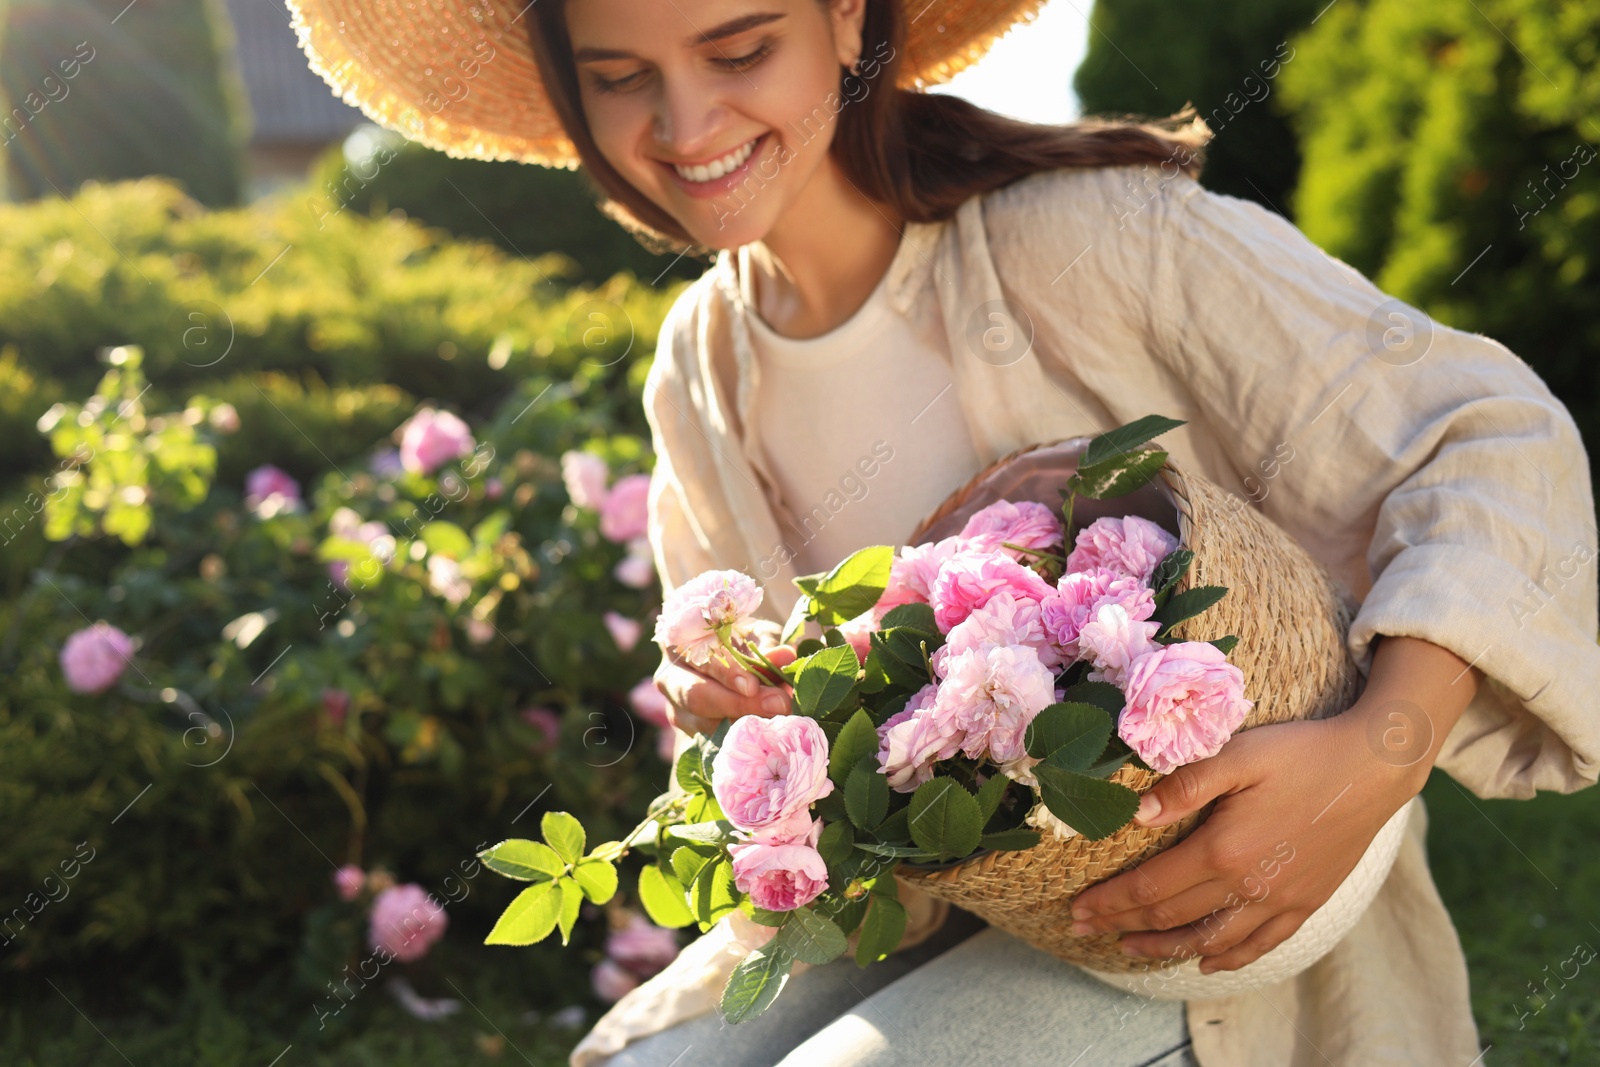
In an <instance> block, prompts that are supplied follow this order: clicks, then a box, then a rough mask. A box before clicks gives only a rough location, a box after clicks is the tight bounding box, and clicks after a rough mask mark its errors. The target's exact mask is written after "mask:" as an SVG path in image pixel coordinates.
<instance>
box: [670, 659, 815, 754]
mask: <svg viewBox="0 0 1600 1067" xmlns="http://www.w3.org/2000/svg"><path fill="white" fill-rule="evenodd" d="M762 652H763V653H765V654H766V656H767V658H768V659H770V660H771V661H772V662H773V663H774V664H776V665H777V666H779V667H783V666H786V665H787V664H790V663H793V662H794V660H795V650H794V648H793V647H792V646H790V645H775V646H773V647H771V648H764V649H762ZM655 683H656V688H657V689H659V690H661V693H662V695H663V696H665V697H666V698H667V718H668V719H670V720H671V721H672V724H673V725H674V726H676V727H677V728H678V729H680V730H682V731H683V732H684V733H686V734H709V733H711V732H712V731H714V730H715V729H716V728H717V725H718V724H719V723H720V722H721V721H722V720H723V719H737V718H740V717H741V716H744V715H761V716H764V717H766V718H771V717H772V716H774V715H787V714H788V713H789V706H790V702H791V699H792V696H793V694H794V686H792V685H787V684H785V685H783V686H781V687H780V686H776V685H773V684H771V683H770V682H767V681H764V680H763V679H761V678H759V677H758V676H757V675H756V674H755V672H753V671H749V670H746V669H745V668H743V667H737V666H733V665H731V664H727V663H722V662H720V661H718V660H713V661H712V662H710V663H707V664H706V665H705V666H703V667H696V666H694V665H693V664H691V663H689V662H688V661H687V660H685V659H683V658H682V657H681V656H680V655H679V654H678V653H677V652H676V651H675V650H672V649H668V650H667V652H666V654H665V655H663V656H662V657H661V666H659V667H657V668H656V673H655Z"/></svg>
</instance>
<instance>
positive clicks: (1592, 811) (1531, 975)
mask: <svg viewBox="0 0 1600 1067" xmlns="http://www.w3.org/2000/svg"><path fill="white" fill-rule="evenodd" d="M1423 797H1424V800H1425V802H1426V803H1427V805H1428V815H1429V825H1428V851H1429V857H1430V864H1431V866H1432V869H1433V875H1434V880H1435V881H1436V882H1437V883H1438V886H1439V892H1440V894H1441V895H1442V896H1443V897H1444V900H1445V903H1446V904H1447V905H1448V906H1449V908H1450V913H1451V915H1452V917H1453V918H1454V919H1455V923H1456V928H1457V930H1458V931H1459V932H1460V935H1461V942H1462V946H1463V947H1464V948H1465V950H1466V953H1467V961H1468V965H1469V968H1470V970H1471V978H1472V1002H1473V1011H1474V1013H1475V1015H1476V1016H1477V1019H1478V1026H1479V1029H1480V1033H1481V1037H1482V1040H1483V1042H1484V1043H1485V1044H1487V1045H1489V1046H1490V1049H1491V1050H1490V1052H1489V1053H1488V1055H1487V1056H1486V1057H1485V1059H1484V1061H1483V1062H1484V1064H1485V1065H1493V1067H1567V1065H1581V1064H1597V1063H1600V958H1596V959H1594V960H1592V961H1591V962H1590V963H1588V964H1587V965H1585V966H1582V967H1580V968H1578V969H1577V973H1576V974H1575V975H1574V973H1573V972H1574V968H1575V967H1576V964H1575V963H1567V964H1566V965H1565V967H1563V961H1567V960H1569V959H1570V958H1571V957H1572V955H1573V951H1574V949H1575V948H1576V947H1578V946H1579V945H1584V946H1587V948H1589V949H1600V908H1597V907H1596V906H1597V905H1600V789H1587V790H1583V791H1581V792H1579V793H1576V794H1574V795H1571V796H1562V795H1558V794H1541V795H1539V796H1538V797H1536V798H1534V799H1532V800H1526V801H1511V800H1493V801H1485V800H1479V799H1478V798H1476V797H1474V796H1472V795H1471V794H1470V793H1468V792H1467V791H1466V790H1465V789H1463V788H1462V787H1461V786H1460V785H1458V784H1457V783H1456V782H1455V781H1454V779H1451V778H1450V777H1448V776H1447V775H1445V774H1443V773H1442V772H1439V771H1435V772H1434V773H1433V776H1432V777H1431V778H1430V780H1429V782H1428V786H1427V788H1426V789H1425V790H1424V791H1423ZM1580 958H1581V957H1580ZM502 962H503V961H502ZM528 962H529V963H530V964H534V961H533V960H532V959H530V960H529V961H528ZM540 962H541V963H543V964H544V965H545V966H550V967H559V966H562V964H561V963H560V961H559V960H556V959H551V960H547V961H540ZM568 963H569V964H570V963H571V961H568ZM534 969H542V967H539V966H535V967H534ZM1563 970H1564V971H1565V973H1566V975H1567V976H1569V978H1568V980H1566V981H1563V979H1562V978H1561V976H1560V974H1561V972H1562V971H1563ZM568 973H570V974H576V973H578V969H577V968H573V969H572V970H571V971H570V972H568ZM431 977H432V980H433V984H434V988H433V989H431V990H428V991H429V992H431V993H433V994H435V995H441V994H442V995H456V994H462V995H463V999H465V1000H469V1001H470V1005H467V1006H464V1008H463V1010H462V1011H461V1012H460V1013H459V1014H457V1015H454V1016H451V1017H450V1018H447V1019H444V1020H442V1021H440V1022H433V1023H430V1022H423V1021H420V1020H417V1019H413V1018H411V1017H410V1016H409V1015H407V1014H406V1013H405V1012H403V1011H402V1010H401V1009H400V1007H399V1006H398V1005H397V1004H395V1003H394V1002H393V1001H392V1000H391V999H390V998H389V997H388V996H386V995H385V994H384V993H383V992H382V991H381V990H378V989H376V988H370V989H368V990H365V991H363V993H362V994H361V996H360V998H358V1000H357V1001H355V1002H353V1003H352V1004H351V1006H350V1007H349V1009H347V1010H348V1012H349V1014H348V1015H347V1016H344V1017H342V1018H340V1019H334V1020H331V1021H329V1022H328V1024H327V1026H326V1027H325V1028H323V1029H317V1028H316V1027H315V1026H314V1024H313V1021H312V1020H313V1018H314V1017H312V1016H310V1015H309V1013H306V1012H300V1013H287V1012H286V1009H285V1008H284V1007H283V1005H284V1003H286V1002H290V1001H297V1000H304V996H303V995H301V996H299V997H298V998H297V997H295V996H293V995H289V994H284V993H283V992H282V991H257V992H255V993H253V994H249V995H242V996H241V995H229V996H225V995H223V994H222V993H221V992H219V991H217V990H215V989H213V988H210V987H208V986H207V985H206V984H205V983H203V982H190V983H189V986H188V988H187V990H186V991H185V992H183V993H182V994H180V995H177V996H169V995H168V994H166V993H163V992H158V991H149V992H147V993H146V994H145V998H144V1001H143V1002H142V1003H138V1004H127V1003H124V1004H123V1005H122V1010H115V1009H112V1008H108V1007H106V1006H104V1002H103V1001H102V1000H101V998H100V997H99V996H98V990H97V988H96V976H94V975H75V976H73V977H72V978H70V979H68V978H62V977H61V976H57V978H55V979H52V981H53V982H54V983H55V986H54V987H51V986H50V985H48V984H47V983H44V982H42V981H41V982H37V983H33V984H34V985H37V986H38V988H36V989H33V990H32V992H31V993H30V992H29V991H27V990H23V989H20V988H19V986H18V982H17V979H16V978H12V979H11V980H9V981H8V982H7V986H8V988H7V990H6V996H5V998H4V999H5V1003H6V1008H5V1009H4V1012H3V1015H0V1020H3V1021H0V1064H5V1065H6V1067H66V1065H71V1067H102V1065H104V1067H127V1065H128V1064H133V1065H134V1067H336V1065H337V1067H442V1065H449V1067H457V1065H463V1064H496V1063H506V1064H528V1065H531V1067H560V1065H561V1064H563V1063H565V1060H566V1053H567V1051H568V1050H569V1049H570V1048H571V1047H572V1045H573V1044H574V1043H575V1042H576V1040H577V1039H578V1037H579V1036H580V1035H581V1033H582V1031H583V1029H584V1028H585V1027H586V1026H587V1025H588V1022H592V1021H593V1018H594V1014H595V1011H596V1010H597V1009H596V1006H595V1005H594V1004H593V1003H592V1002H589V1014H588V1016H587V1022H585V1023H584V1024H583V1025H581V1026H580V1027H578V1028H576V1029H571V1028H567V1029H564V1028H561V1027H558V1026H553V1025H551V1024H550V1022H549V1021H548V1019H547V1018H546V1017H547V1016H548V1015H549V1014H550V1013H551V1012H553V1011H554V1010H555V1009H557V1008H559V1007H561V1006H562V1004H554V1003H551V1004H539V1003H535V1002H534V999H533V998H531V997H530V996H529V994H528V993H527V992H526V989H527V988H528V987H527V984H526V983H523V986H524V991H522V992H518V991H515V990H514V989H513V988H512V987H513V986H515V985H517V984H519V983H516V982H508V981H507V980H506V978H505V975H504V974H503V973H500V974H496V973H491V972H487V971H474V969H473V966H472V963H471V961H470V959H469V958H467V957H464V956H459V955H458V954H457V953H455V952H450V951H448V950H447V951H446V952H445V953H444V954H443V958H442V959H441V960H439V961H438V969H437V971H436V973H434V974H433V975H432V976H431ZM554 977H555V976H553V975H550V976H545V977H544V978H543V979H541V980H539V981H537V982H536V983H535V985H536V986H538V987H543V988H561V985H560V983H559V981H551V979H552V978H554ZM448 982H453V983H455V987H454V988H450V987H448V986H447V983H448ZM1530 984H1531V986H1534V987H1538V989H1539V994H1538V995H1536V994H1535V993H1533V992H1530ZM567 992H568V997H567V999H566V1000H565V1001H564V1002H563V1003H570V1002H572V1001H576V1000H580V999H584V998H585V994H584V991H583V990H581V989H571V990H568V991H567ZM18 994H20V995H18ZM75 1005H76V1006H75ZM79 1008H82V1009H84V1011H83V1012H80V1011H79ZM530 1012H531V1013H532V1014H530ZM1462 1067H1465V1065H1462Z"/></svg>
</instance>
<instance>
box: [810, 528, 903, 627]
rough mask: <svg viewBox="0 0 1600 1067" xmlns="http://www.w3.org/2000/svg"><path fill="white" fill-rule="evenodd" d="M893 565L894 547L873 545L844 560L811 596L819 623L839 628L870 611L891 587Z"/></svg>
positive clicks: (823, 578) (823, 579)
mask: <svg viewBox="0 0 1600 1067" xmlns="http://www.w3.org/2000/svg"><path fill="white" fill-rule="evenodd" d="M893 564H894V547H893V546H892V545H870V546H868V547H867V548H862V549H858V550H857V551H855V552H852V553H850V555H848V556H846V557H845V558H844V559H842V560H840V561H839V564H838V566H836V567H834V568H833V569H832V570H831V571H829V572H828V573H827V574H825V575H823V576H822V579H821V580H820V581H819V582H817V584H816V587H815V589H814V590H813V591H812V593H811V599H812V601H813V602H814V603H815V605H816V608H817V610H816V612H815V613H814V615H815V618H816V620H817V622H818V623H820V624H821V625H823V626H838V625H839V624H840V623H842V622H847V621H849V620H850V619H853V618H855V617H856V616H857V615H860V614H861V613H862V612H864V611H867V610H868V609H870V608H871V607H872V606H873V605H874V604H876V603H877V602H878V598H879V597H881V596H883V591H884V590H885V589H887V588H888V587H889V568H890V567H891V566H892V565H893Z"/></svg>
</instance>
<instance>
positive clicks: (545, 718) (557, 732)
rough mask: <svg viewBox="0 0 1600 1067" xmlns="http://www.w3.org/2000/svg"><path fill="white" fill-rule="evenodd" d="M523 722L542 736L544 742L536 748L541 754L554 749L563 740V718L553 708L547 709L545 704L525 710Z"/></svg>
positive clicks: (523, 711)
mask: <svg viewBox="0 0 1600 1067" xmlns="http://www.w3.org/2000/svg"><path fill="white" fill-rule="evenodd" d="M522 721H523V722H525V723H527V724H528V725H529V726H531V727H533V728H534V729H535V730H537V731H539V733H540V735H542V737H543V740H542V742H540V743H539V744H538V745H536V746H535V747H536V748H537V749H538V750H539V751H541V752H544V751H548V750H549V749H552V748H554V747H555V746H556V742H557V741H559V740H560V739H561V716H559V715H557V714H556V713H555V710H554V709H552V708H547V707H545V706H544V705H543V704H535V705H534V706H533V707H531V708H523V709H522Z"/></svg>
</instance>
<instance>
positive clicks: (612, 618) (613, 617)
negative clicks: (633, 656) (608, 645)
mask: <svg viewBox="0 0 1600 1067" xmlns="http://www.w3.org/2000/svg"><path fill="white" fill-rule="evenodd" d="M600 619H601V621H602V622H604V623H605V624H606V629H607V630H609V631H611V639H612V640H613V641H615V642H616V643H617V647H618V648H620V649H622V651H624V652H631V651H632V650H633V646H634V645H636V644H638V643H639V635H640V634H641V633H643V632H644V626H643V625H642V624H641V623H640V622H639V620H637V619H630V618H628V617H627V616H626V615H623V614H622V613H621V612H616V611H608V612H606V613H605V614H604V615H602V616H601V617H600Z"/></svg>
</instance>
